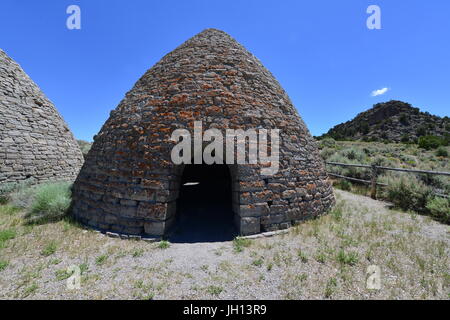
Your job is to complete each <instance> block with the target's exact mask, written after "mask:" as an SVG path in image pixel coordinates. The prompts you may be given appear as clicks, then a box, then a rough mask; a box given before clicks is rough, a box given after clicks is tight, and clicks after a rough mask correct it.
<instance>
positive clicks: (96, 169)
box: [73, 29, 334, 236]
mask: <svg viewBox="0 0 450 320" xmlns="http://www.w3.org/2000/svg"><path fill="white" fill-rule="evenodd" d="M197 120H201V121H203V130H206V129H208V128H213V127H214V128H218V129H220V130H222V131H224V130H225V129H227V128H231V129H243V130H247V129H250V128H253V129H254V128H264V129H276V128H277V129H280V140H281V143H280V152H279V153H280V169H279V171H278V173H277V174H276V175H274V176H262V175H261V170H260V169H261V166H260V164H257V165H253V164H252V165H237V164H235V165H230V166H229V168H230V173H231V177H232V193H233V200H232V201H233V212H234V215H235V221H236V225H237V227H238V229H239V231H240V233H241V234H242V235H248V234H255V233H259V232H263V231H273V230H278V229H285V228H288V227H290V226H291V225H293V224H296V223H299V222H300V221H303V220H305V219H308V218H312V217H316V216H318V215H320V214H323V213H325V212H326V211H327V210H328V209H329V208H330V207H331V206H332V205H333V204H334V196H333V193H332V188H331V186H330V183H329V181H328V180H327V175H326V173H325V170H324V165H323V163H322V160H321V159H320V157H319V154H318V149H317V146H316V144H315V141H314V139H313V138H312V137H311V135H310V133H309V131H308V129H307V127H306V125H305V124H304V122H303V120H302V119H301V118H300V116H299V115H298V113H297V111H296V109H295V108H294V106H293V105H292V103H291V101H290V99H289V97H288V96H287V94H286V92H285V91H284V90H283V89H282V88H281V86H280V84H279V83H278V82H277V81H276V80H275V78H274V77H273V75H272V74H271V73H270V72H269V71H268V70H267V69H265V68H264V66H263V65H262V64H261V62H260V61H259V60H258V59H257V58H256V57H255V56H253V55H252V54H251V53H249V52H248V51H247V50H246V49H245V48H244V47H243V46H242V45H240V44H239V43H237V42H236V41H235V40H234V39H233V38H231V37H230V36H229V35H227V34H226V33H225V32H222V31H219V30H215V29H207V30H205V31H203V32H201V33H200V34H198V35H196V36H195V37H193V38H191V39H189V40H188V41H186V42H185V43H184V44H182V45H181V46H179V47H178V48H176V49H175V50H174V51H172V52H170V53H169V54H167V55H166V56H164V57H163V58H162V60H161V61H159V62H158V63H157V64H156V65H155V66H153V67H152V68H151V69H150V70H148V71H147V72H146V73H145V74H144V75H143V76H142V77H141V78H140V79H139V80H138V81H137V83H136V84H135V86H134V87H133V88H132V90H131V91H129V92H128V93H127V94H126V96H125V98H124V99H123V100H122V101H121V103H120V104H119V106H118V107H117V108H116V109H115V110H113V111H112V112H111V115H110V118H109V119H108V120H107V121H106V123H105V124H104V125H103V127H102V129H101V130H100V132H99V133H98V135H97V136H96V137H95V139H94V143H93V145H92V148H91V150H90V152H89V154H88V155H87V157H86V162H85V164H84V166H83V168H82V170H81V172H80V174H79V176H78V178H77V180H76V182H75V185H74V195H73V214H74V216H75V217H76V218H77V219H78V220H80V221H81V222H83V223H85V224H87V225H90V226H92V227H94V228H97V229H101V230H105V231H112V232H117V233H122V234H132V235H152V236H160V235H164V234H165V233H166V232H167V230H168V228H169V227H170V225H171V224H172V222H173V220H174V218H175V216H176V200H177V198H178V195H179V190H180V180H181V176H182V173H183V166H182V165H175V164H173V163H172V162H171V158H170V154H171V150H172V148H173V146H174V144H175V143H174V142H172V141H170V137H171V134H172V132H173V131H174V130H175V129H177V128H185V129H188V130H190V131H191V132H192V130H193V125H194V121H197Z"/></svg>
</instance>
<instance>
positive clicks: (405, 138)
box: [400, 134, 409, 143]
mask: <svg viewBox="0 0 450 320" xmlns="http://www.w3.org/2000/svg"><path fill="white" fill-rule="evenodd" d="M400 141H401V142H403V143H408V142H409V135H407V134H404V135H402V138H401V140H400Z"/></svg>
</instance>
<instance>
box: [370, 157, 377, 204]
mask: <svg viewBox="0 0 450 320" xmlns="http://www.w3.org/2000/svg"><path fill="white" fill-rule="evenodd" d="M377 175H378V172H377V166H376V165H374V164H373V165H372V179H371V187H370V197H371V198H372V199H375V200H376V199H377Z"/></svg>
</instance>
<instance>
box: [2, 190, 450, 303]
mask: <svg viewBox="0 0 450 320" xmlns="http://www.w3.org/2000/svg"><path fill="white" fill-rule="evenodd" d="M335 193H336V195H337V198H338V205H337V207H336V209H335V210H334V211H333V212H332V213H331V214H329V215H327V216H323V217H321V218H319V219H316V220H313V221H308V222H305V223H303V224H301V225H299V226H297V227H295V228H292V229H291V230H290V232H289V233H287V234H285V235H278V236H274V237H271V238H262V239H255V240H240V241H227V242H212V243H171V244H170V245H169V247H168V248H163V245H162V244H161V243H147V242H144V241H131V240H120V239H113V238H109V237H106V236H104V235H102V234H98V233H95V232H92V231H86V230H82V229H81V228H80V227H78V226H73V225H69V224H68V223H65V222H58V223H54V224H48V225H43V226H37V227H34V228H32V229H31V230H27V229H26V228H25V227H22V226H16V228H17V230H18V232H17V236H16V237H15V238H14V239H11V240H9V241H8V242H7V244H6V247H5V248H3V249H0V260H4V261H8V264H7V266H6V267H5V268H4V269H3V270H2V271H0V288H1V290H0V298H2V299H5V298H6V299H11V298H24V299H324V298H325V299H328V298H330V299H372V298H374V299H448V298H449V292H450V289H449V288H450V284H449V282H450V276H449V274H450V270H449V263H448V262H449V261H448V260H449V259H448V258H449V248H450V237H449V227H448V226H447V225H443V224H440V223H439V222H436V221H433V220H431V219H430V218H428V217H422V216H417V215H412V214H408V213H402V212H397V211H393V210H389V209H388V204H387V203H384V202H381V201H375V200H372V199H370V198H367V197H363V196H359V195H355V194H351V193H348V192H344V191H339V190H336V191H335ZM0 219H3V220H5V217H0ZM8 219H9V220H6V221H1V222H2V223H1V224H0V226H2V225H3V226H4V225H7V226H8V224H10V225H11V224H12V223H14V222H13V221H15V220H17V218H16V219H15V218H14V217H9V218H8ZM14 219H15V220H14ZM16 223H17V222H16ZM3 226H2V228H3ZM51 242H53V243H55V244H56V250H55V252H53V253H51V254H48V255H46V254H43V252H44V249H45V248H46V246H48V244H49V243H51ZM71 265H76V266H79V267H80V268H81V270H82V275H81V287H80V289H76V290H68V288H67V285H66V283H67V279H65V278H67V276H69V274H66V272H65V270H66V269H67V267H69V266H71ZM370 265H377V266H379V267H380V268H381V272H382V273H381V283H382V287H381V289H380V290H368V289H367V288H366V278H367V273H366V270H367V267H368V266H370Z"/></svg>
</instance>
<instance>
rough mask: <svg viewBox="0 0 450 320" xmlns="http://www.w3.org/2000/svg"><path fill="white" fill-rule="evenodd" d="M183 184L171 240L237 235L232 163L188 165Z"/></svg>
mask: <svg viewBox="0 0 450 320" xmlns="http://www.w3.org/2000/svg"><path fill="white" fill-rule="evenodd" d="M180 184H181V185H180V191H179V197H178V200H177V215H176V218H177V220H176V222H175V224H174V227H173V229H172V232H170V236H169V240H170V241H171V242H215V241H227V240H232V239H233V238H234V237H235V236H236V235H237V229H236V227H235V226H234V213H233V209H232V179H231V173H230V169H229V167H228V165H226V164H212V165H207V164H189V165H185V166H184V169H183V174H182V177H181V183H180Z"/></svg>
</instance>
